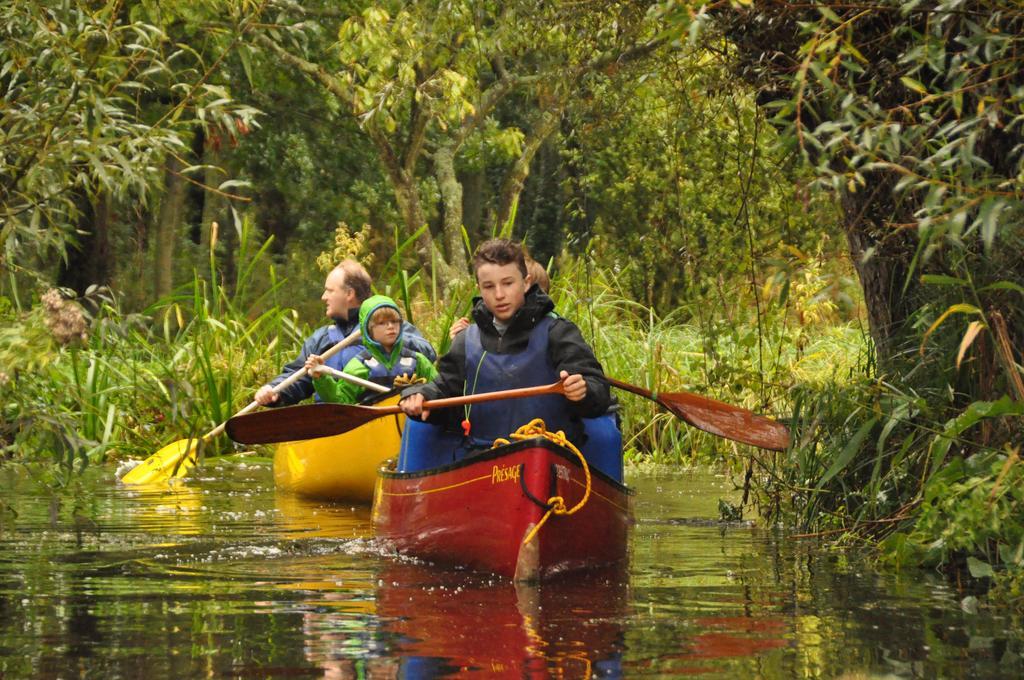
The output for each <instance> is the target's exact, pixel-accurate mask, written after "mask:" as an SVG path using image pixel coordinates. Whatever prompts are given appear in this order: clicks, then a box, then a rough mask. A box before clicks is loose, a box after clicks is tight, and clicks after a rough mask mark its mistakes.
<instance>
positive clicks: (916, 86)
mask: <svg viewBox="0 0 1024 680" xmlns="http://www.w3.org/2000/svg"><path fill="white" fill-rule="evenodd" d="M900 82H901V83H903V84H904V85H905V86H906V87H907V88H908V89H911V90H913V91H914V92H919V93H921V94H928V89H927V88H926V87H925V86H924V85H922V84H921V83H920V82H919V81H917V80H914V79H913V78H911V77H910V76H903V77H902V78H900Z"/></svg>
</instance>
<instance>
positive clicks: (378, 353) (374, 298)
mask: <svg viewBox="0 0 1024 680" xmlns="http://www.w3.org/2000/svg"><path fill="white" fill-rule="evenodd" d="M381 307H391V308H392V309H394V310H395V311H396V312H398V316H399V318H401V316H402V310H400V309H399V308H398V305H397V304H395V301H394V300H392V299H391V298H389V297H388V296H387V295H371V296H370V297H368V298H366V299H365V300H363V304H361V305H359V330H360V331H362V333H363V345H364V346H365V347H366V348H367V349H368V350H370V354H372V355H373V356H374V357H376V358H377V360H378V361H383V362H384V363H385V364H386V365H387V366H389V367H390V366H391V365H393V364H394V361H395V359H396V358H397V357H398V353H399V351H401V349H402V332H403V330H404V329H403V328H402V327H401V326H399V328H398V338H396V339H395V346H394V347H392V348H391V356H388V355H387V354H385V353H384V348H383V347H382V346H381V344H380V343H379V342H377V341H376V340H374V339H372V338H371V337H370V327H369V321H370V317H371V316H373V313H374V312H376V311H377V310H378V309H380V308H381Z"/></svg>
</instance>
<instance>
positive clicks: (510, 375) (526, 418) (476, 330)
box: [401, 239, 610, 445]
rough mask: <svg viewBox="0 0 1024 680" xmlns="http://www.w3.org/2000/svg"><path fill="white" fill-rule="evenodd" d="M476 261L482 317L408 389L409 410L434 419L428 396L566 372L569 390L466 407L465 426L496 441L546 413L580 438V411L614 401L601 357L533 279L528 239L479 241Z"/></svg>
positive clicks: (468, 432)
mask: <svg viewBox="0 0 1024 680" xmlns="http://www.w3.org/2000/svg"><path fill="white" fill-rule="evenodd" d="M473 265H474V269H475V271H476V277H477V284H478V286H479V288H480V297H478V298H476V299H475V303H474V307H473V312H472V314H473V319H474V321H475V324H474V325H472V326H470V327H469V328H468V329H467V330H466V331H465V332H462V333H459V335H457V336H456V337H455V339H454V341H453V342H452V346H451V349H450V350H449V352H448V353H447V354H446V355H444V356H443V357H441V359H440V360H439V362H438V377H437V378H435V379H434V380H433V381H432V382H429V383H427V384H425V385H417V386H413V387H410V388H408V389H406V390H405V391H404V392H403V393H402V401H401V407H402V410H403V411H404V412H405V413H406V414H407V415H409V416H421V417H422V418H423V419H424V420H426V419H427V418H428V416H429V413H428V412H424V411H423V402H424V400H430V399H439V398H443V397H453V396H459V395H462V394H475V393H479V392H491V391H496V390H506V389H513V388H518V387H532V386H536V385H545V384H550V383H552V382H555V381H557V380H559V379H563V380H564V385H565V392H566V394H565V396H564V397H562V396H561V395H546V396H541V397H532V398H527V399H509V400H501V401H496V402H489V403H484V404H476V405H473V406H468V407H466V408H465V409H464V412H463V414H462V415H463V416H464V418H463V419H462V421H463V422H462V428H463V434H464V435H465V436H466V437H468V438H469V439H470V441H471V442H472V443H473V444H479V445H489V444H490V442H491V441H493V440H494V439H496V438H498V437H507V436H508V435H509V434H510V433H511V432H514V431H515V430H516V429H517V428H518V427H519V426H521V425H524V424H526V423H528V422H530V420H532V419H533V418H542V419H543V420H544V422H545V424H546V426H547V429H548V430H551V431H555V430H563V431H564V432H565V433H566V435H567V436H568V437H569V439H570V440H572V441H574V443H577V445H579V444H580V442H581V441H582V438H583V431H582V424H581V421H580V419H581V418H596V417H598V416H601V415H603V414H604V413H605V412H606V411H607V410H608V407H609V404H610V395H609V390H608V384H607V383H606V382H605V381H604V380H603V379H602V378H603V375H604V371H603V369H602V368H601V364H600V363H599V362H598V361H597V358H596V357H595V356H594V353H593V351H592V350H591V349H590V347H589V345H587V343H586V341H584V340H583V336H582V335H581V334H580V331H579V328H577V327H576V325H575V324H574V323H572V322H571V321H568V320H567V319H563V318H561V317H559V316H557V315H556V314H554V304H553V303H552V302H551V298H549V297H548V296H547V294H546V293H544V292H543V291H541V290H540V289H539V288H538V287H537V286H536V285H531V281H530V279H529V277H528V275H527V267H526V261H525V255H524V252H523V248H522V246H521V245H520V244H518V243H515V242H513V241H509V240H506V239H493V240H490V241H487V242H485V243H483V244H481V245H480V247H479V248H477V251H476V253H475V254H474V256H473ZM432 421H433V419H432Z"/></svg>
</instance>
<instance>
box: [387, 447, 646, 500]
mask: <svg viewBox="0 0 1024 680" xmlns="http://www.w3.org/2000/svg"><path fill="white" fill-rule="evenodd" d="M535 448H544V449H547V450H548V451H550V452H552V453H554V454H556V455H557V456H559V457H560V458H562V459H564V460H565V462H566V463H568V464H570V465H574V466H575V467H577V468H579V469H581V470H582V469H583V466H582V465H580V461H579V458H577V457H576V455H575V454H573V453H572V452H571V451H569V450H568V449H566V448H565V447H564V446H561V445H559V444H556V443H555V442H553V441H551V440H550V439H548V438H546V437H530V438H529V439H521V440H519V441H514V442H511V443H509V444H504V445H502V446H496V447H494V448H492V449H483V450H482V451H480V452H479V453H474V454H472V455H469V456H466V457H465V458H463V459H462V460H459V461H455V462H454V463H449V464H447V465H442V466H439V467H433V468H428V469H426V470H417V471H415V472H398V471H397V470H392V469H390V467H389V465H390V464H391V463H392V462H393V459H392V460H390V461H386V462H385V463H384V465H382V466H381V468H380V470H379V472H378V474H379V475H380V476H381V477H383V478H386V479H418V478H421V477H433V476H434V475H438V474H443V473H445V472H451V471H452V470H458V469H459V468H463V467H469V466H470V465H475V464H477V463H482V462H487V461H490V460H495V459H498V458H503V457H505V456H507V455H509V454H511V453H516V452H517V451H523V450H525V449H535ZM588 467H589V469H590V474H591V475H592V476H593V477H597V478H599V479H601V480H602V481H603V482H605V483H606V484H609V485H611V486H612V487H614V488H615V489H616V490H618V491H619V492H621V493H623V494H625V495H626V496H635V495H636V490H634V489H633V488H631V487H628V486H626V485H625V484H623V483H622V482H618V481H616V480H614V479H612V478H611V477H609V476H608V475H607V474H605V473H604V472H601V471H600V470H598V469H597V468H595V467H594V466H593V465H588Z"/></svg>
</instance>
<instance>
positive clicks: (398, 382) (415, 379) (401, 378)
mask: <svg viewBox="0 0 1024 680" xmlns="http://www.w3.org/2000/svg"><path fill="white" fill-rule="evenodd" d="M425 382H427V379H426V378H424V377H423V376H419V375H415V374H410V373H403V374H402V375H396V376H395V382H394V383H393V384H394V386H395V387H406V386H407V385H417V384H419V383H425Z"/></svg>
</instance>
